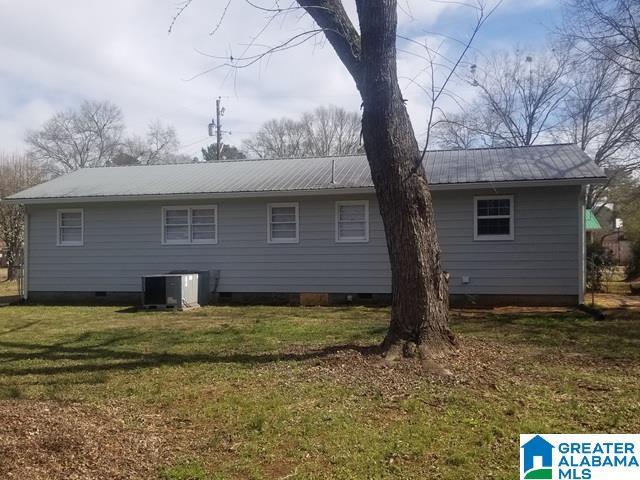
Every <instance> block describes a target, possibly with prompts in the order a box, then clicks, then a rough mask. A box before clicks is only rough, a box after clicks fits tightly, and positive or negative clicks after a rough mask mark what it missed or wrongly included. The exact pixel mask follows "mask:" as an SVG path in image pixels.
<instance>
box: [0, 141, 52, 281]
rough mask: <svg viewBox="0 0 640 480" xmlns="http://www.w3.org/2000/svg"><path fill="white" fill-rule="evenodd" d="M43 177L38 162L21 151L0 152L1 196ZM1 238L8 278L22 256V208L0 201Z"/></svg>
mask: <svg viewBox="0 0 640 480" xmlns="http://www.w3.org/2000/svg"><path fill="white" fill-rule="evenodd" d="M43 180H44V172H43V171H42V169H41V167H40V165H39V164H38V163H36V162H35V161H33V160H31V159H29V158H28V157H25V156H24V155H18V154H11V155H8V154H6V153H0V198H5V197H8V196H9V195H12V194H14V193H16V192H19V191H20V190H23V189H25V188H28V187H31V186H33V185H36V184H38V183H40V182H41V181H43ZM0 240H2V241H3V242H4V244H5V245H6V247H7V252H8V259H7V260H8V263H9V280H13V279H15V277H16V267H17V266H18V265H20V263H21V259H22V244H23V241H24V208H23V207H22V206H20V205H10V204H7V203H4V202H0Z"/></svg>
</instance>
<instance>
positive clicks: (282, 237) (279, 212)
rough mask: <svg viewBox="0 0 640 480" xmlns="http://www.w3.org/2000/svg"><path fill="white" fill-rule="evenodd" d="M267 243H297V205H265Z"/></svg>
mask: <svg viewBox="0 0 640 480" xmlns="http://www.w3.org/2000/svg"><path fill="white" fill-rule="evenodd" d="M267 241H268V242H269V243H298V204H297V203H270V204H269V205H267Z"/></svg>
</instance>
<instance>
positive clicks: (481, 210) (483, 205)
mask: <svg viewBox="0 0 640 480" xmlns="http://www.w3.org/2000/svg"><path fill="white" fill-rule="evenodd" d="M474 207H475V211H474V236H473V238H474V240H513V196H512V195H502V196H497V195H495V196H486V197H475V198H474Z"/></svg>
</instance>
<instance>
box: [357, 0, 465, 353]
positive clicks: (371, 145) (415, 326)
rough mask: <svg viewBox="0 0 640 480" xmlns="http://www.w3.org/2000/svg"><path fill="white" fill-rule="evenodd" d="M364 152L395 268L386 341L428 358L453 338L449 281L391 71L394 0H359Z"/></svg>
mask: <svg viewBox="0 0 640 480" xmlns="http://www.w3.org/2000/svg"><path fill="white" fill-rule="evenodd" d="M357 4H358V15H359V18H360V31H361V39H362V40H361V47H362V53H361V62H362V68H363V71H362V77H361V82H360V85H359V89H360V92H361V94H362V100H363V116H362V131H363V137H364V145H365V150H366V152H367V158H368V160H369V164H370V166H371V174H372V177H373V183H374V185H375V187H376V193H377V196H378V201H379V203H380V213H381V215H382V220H383V222H384V227H385V233H386V237H387V247H388V250H389V257H390V261H391V273H392V293H393V300H392V301H393V303H392V314H391V324H390V326H389V331H388V333H387V336H386V338H385V341H384V347H385V350H386V351H387V355H388V356H391V357H397V356H399V354H400V353H401V352H403V351H404V352H405V353H406V352H407V350H411V349H408V348H407V344H413V343H415V344H417V345H418V347H419V349H420V352H421V353H422V354H423V355H424V354H427V355H428V356H429V357H432V356H434V355H438V354H440V353H442V352H443V351H447V350H448V349H449V348H450V347H451V346H452V344H453V342H454V337H453V335H452V333H451V331H450V330H449V303H448V285H447V281H446V279H445V277H444V274H443V272H442V269H441V267H440V248H439V245H438V238H437V233H436V226H435V219H434V212H433V204H432V201H431V194H430V192H429V188H428V183H427V180H426V178H425V175H424V173H423V169H422V168H421V167H420V160H421V154H420V149H419V147H418V143H417V141H416V137H415V134H414V131H413V127H412V125H411V121H410V119H409V115H408V113H407V109H406V107H405V105H404V100H403V98H402V93H401V92H400V86H399V85H398V77H397V69H396V22H397V18H396V11H397V10H396V1H395V0H383V1H370V0H359V1H358V2H357Z"/></svg>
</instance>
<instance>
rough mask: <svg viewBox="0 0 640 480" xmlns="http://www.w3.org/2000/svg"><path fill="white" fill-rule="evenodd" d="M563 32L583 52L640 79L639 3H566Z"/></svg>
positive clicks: (568, 0) (584, 0) (619, 0)
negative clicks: (607, 61)
mask: <svg viewBox="0 0 640 480" xmlns="http://www.w3.org/2000/svg"><path fill="white" fill-rule="evenodd" d="M565 8H566V12H565V15H564V19H565V20H564V24H563V28H562V33H563V35H565V36H567V37H569V38H570V39H571V40H572V41H573V42H574V43H575V44H576V45H577V46H578V48H580V49H581V50H582V51H584V52H585V53H588V54H589V55H590V56H591V57H593V58H596V59H607V60H609V61H612V62H614V63H615V64H616V65H617V66H618V67H620V68H622V69H623V70H625V71H626V72H627V73H628V74H630V75H633V76H634V77H638V76H639V75H640V3H638V1H637V0H566V1H565Z"/></svg>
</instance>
